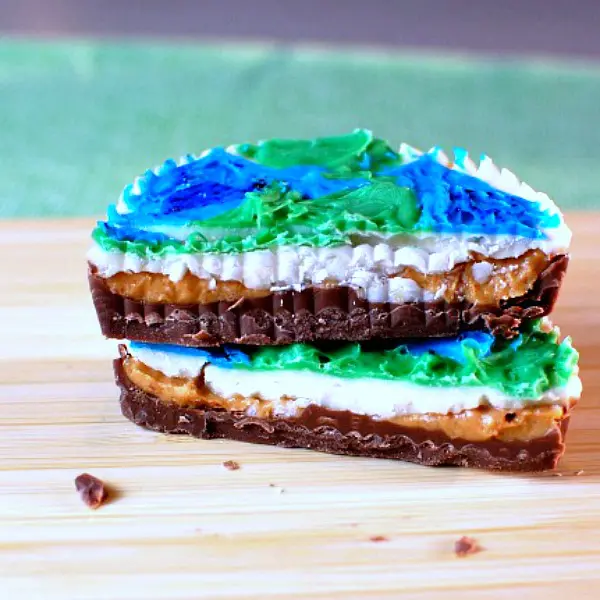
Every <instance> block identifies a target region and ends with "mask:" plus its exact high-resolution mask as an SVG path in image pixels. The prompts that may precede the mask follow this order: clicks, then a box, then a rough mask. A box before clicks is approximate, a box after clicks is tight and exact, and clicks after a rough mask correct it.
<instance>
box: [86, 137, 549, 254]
mask: <svg viewBox="0 0 600 600" xmlns="http://www.w3.org/2000/svg"><path fill="white" fill-rule="evenodd" d="M559 225H560V217H559V215H558V214H551V213H550V212H548V211H545V210H543V209H542V208H541V206H540V205H539V204H538V203H537V202H533V201H531V200H526V199H524V198H521V197H519V196H515V195H513V194H509V193H506V192H503V191H500V190H498V189H496V188H494V187H492V186H491V185H489V184H488V183H486V182H484V181H482V180H480V179H478V178H476V177H472V176H470V175H468V174H466V173H464V172H462V171H459V170H452V169H449V168H447V167H445V166H443V165H441V164H439V162H437V161H436V160H435V158H433V157H432V156H430V155H428V154H425V155H422V156H421V157H419V158H417V159H416V160H413V161H410V162H407V163H404V162H403V160H402V157H401V156H400V155H399V154H398V153H397V152H395V151H394V150H392V149H391V148H390V146H389V145H388V144H387V143H386V142H385V141H384V140H381V139H378V138H374V137H373V135H372V134H371V133H370V132H368V131H365V130H356V131H354V132H352V133H351V134H348V135H343V136H338V137H329V138H317V139H314V140H278V139H272V140H267V141H264V142H261V143H259V144H242V145H239V146H236V147H235V152H228V151H226V150H224V149H223V148H215V149H213V150H211V151H209V152H208V153H207V154H205V155H204V156H202V157H201V158H198V159H195V158H193V157H187V158H186V159H185V160H184V163H183V164H181V165H177V164H176V163H175V162H174V161H172V160H169V161H167V162H165V163H164V164H163V165H162V166H161V167H160V169H158V170H157V171H156V172H155V171H147V172H146V174H145V175H143V176H142V177H141V178H139V179H138V181H137V182H136V185H135V186H134V185H129V186H127V187H126V188H125V190H124V191H123V194H122V198H121V201H120V205H119V210H117V207H116V206H111V207H109V210H108V218H107V220H106V221H104V222H100V223H99V224H98V226H97V228H96V230H95V231H94V234H93V235H94V238H95V240H96V241H97V242H98V243H99V244H100V245H101V246H102V247H103V248H105V249H106V250H121V251H126V252H134V253H136V254H142V255H148V254H152V255H163V254H165V253H178V252H221V253H223V252H243V251H248V250H254V249H263V248H268V247H271V246H277V245H308V246H319V247H321V246H332V245H339V244H349V243H352V238H353V236H354V237H356V236H360V235H368V234H375V235H382V236H386V237H388V236H392V235H396V234H411V233H418V232H433V233H454V234H462V233H469V234H483V235H494V234H508V235H514V236H521V237H525V238H529V239H536V238H543V237H544V236H545V233H544V230H545V229H549V228H554V227H558V226H559ZM165 228H168V230H169V231H170V232H171V235H168V234H167V233H165ZM173 229H179V230H180V231H184V232H185V235H172V231H173Z"/></svg>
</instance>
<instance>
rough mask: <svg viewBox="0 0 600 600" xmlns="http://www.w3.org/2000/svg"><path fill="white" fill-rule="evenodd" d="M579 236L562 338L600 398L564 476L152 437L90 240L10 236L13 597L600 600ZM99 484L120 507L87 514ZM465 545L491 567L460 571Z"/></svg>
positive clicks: (586, 223) (30, 226) (596, 464)
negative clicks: (119, 350) (122, 369)
mask: <svg viewBox="0 0 600 600" xmlns="http://www.w3.org/2000/svg"><path fill="white" fill-rule="evenodd" d="M569 222H570V224H571V225H572V227H573V229H574V238H575V240H574V244H573V261H572V263H571V266H570V269H569V273H568V276H567V282H566V284H565V287H564V289H563V293H562V295H561V298H560V300H559V307H558V309H557V310H556V312H555V317H554V320H555V321H556V322H557V323H558V324H559V325H560V326H561V327H562V330H563V332H564V333H568V334H570V335H572V337H573V338H574V342H575V345H576V346H577V348H578V349H579V350H580V352H581V366H582V375H583V381H584V388H585V392H584V397H583V400H582V402H581V404H580V406H579V407H578V408H577V410H576V412H575V416H574V418H573V419H572V422H571V430H570V433H569V437H568V451H567V454H566V456H565V458H564V459H563V461H562V463H561V464H560V467H559V473H562V477H557V476H552V475H551V474H542V475H531V476H530V475H521V476H514V475H498V474H489V473H482V472H476V471H469V470H463V469H431V468H425V467H418V466H414V465H409V464H403V463H397V462H387V461H377V460H366V459H353V458H340V457H335V456H328V455H324V454H317V453H312V452H309V451H302V450H298V451H296V450H284V449H277V448H269V447H261V446H252V445H245V444H240V443H233V442H223V441H212V442H211V441H199V440H194V439H188V438H183V437H165V436H162V435H159V434H155V433H150V432H147V431H145V430H142V429H138V428H137V427H135V426H134V425H133V424H131V423H130V422H129V421H127V420H125V419H124V418H123V417H122V416H121V415H120V413H119V409H118V402H117V391H116V388H115V387H114V385H113V383H112V374H111V359H112V358H113V357H114V356H115V354H116V343H115V342H114V341H113V342H108V341H105V340H103V339H101V336H100V333H99V330H98V326H97V324H96V320H95V315H94V312H93V308H92V306H91V302H90V299H89V297H88V291H87V288H86V279H85V274H86V265H85V260H84V253H85V250H86V247H87V244H88V233H89V230H90V227H91V223H90V222H89V221H71V222H56V221H55V222H14V223H0V248H1V252H2V254H1V259H0V338H1V343H0V411H1V413H0V415H1V416H0V598H1V599H2V600H4V599H6V600H13V599H16V600H20V599H26V600H30V599H38V598H39V599H44V600H71V599H86V600H88V599H90V600H91V599H94V600H108V599H117V598H118V599H123V600H131V599H134V598H135V599H139V600H154V599H183V598H185V599H196V598H243V599H256V600H258V599H263V598H265V599H269V598H296V599H302V598H307V599H311V600H312V599H316V598H331V599H341V598H344V599H345V598H353V599H367V598H377V599H383V598H400V597H402V598H414V599H416V600H430V599H436V598H442V597H443V598H445V599H446V598H449V599H454V598H456V599H459V598H460V599H469V600H470V599H477V600H479V599H488V598H500V599H505V598H506V599H513V598H519V599H520V600H521V599H523V598H536V599H537V598H539V599H542V598H544V599H548V598H562V597H563V596H564V595H565V594H571V596H570V600H576V599H577V600H579V599H581V598H600V399H599V397H598V394H599V392H600V376H599V375H600V353H599V352H598V340H599V339H600V312H599V311H598V307H599V305H600V301H599V299H598V298H599V296H598V294H599V293H600V283H599V282H600V266H599V263H598V262H597V261H598V247H599V245H600V233H599V232H600V214H574V215H570V218H569ZM226 460H236V461H238V462H239V463H240V464H241V469H240V470H238V471H228V470H226V469H225V468H224V467H223V466H222V462H223V461H226ZM580 470H583V473H581V474H579V475H575V473H576V472H579V471H580ZM84 471H88V472H90V473H92V474H94V475H96V476H98V477H100V478H102V479H104V480H106V481H107V482H109V483H110V484H112V485H113V486H114V487H115V488H116V489H118V490H119V497H117V498H116V499H115V500H114V501H113V502H112V503H110V504H108V505H106V506H104V507H102V508H100V509H99V510H97V511H95V512H94V511H91V510H89V509H88V508H86V507H85V506H84V505H83V504H82V503H81V501H80V499H79V496H78V494H77V493H76V492H75V488H74V484H73V480H74V478H75V476H76V475H78V474H79V473H81V472H84ZM271 484H273V486H271ZM463 535H469V536H472V537H475V538H476V539H477V540H479V542H480V544H481V545H482V546H483V547H484V548H485V550H484V551H483V552H481V553H479V554H476V555H472V556H468V557H466V558H457V557H456V556H455V554H454V551H453V549H454V542H455V540H457V539H458V538H459V537H461V536H463ZM372 536H385V537H386V538H387V540H386V541H380V542H375V541H372V540H370V538H371V537H372Z"/></svg>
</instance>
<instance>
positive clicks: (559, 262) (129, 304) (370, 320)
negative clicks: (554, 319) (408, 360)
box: [89, 255, 569, 346]
mask: <svg viewBox="0 0 600 600" xmlns="http://www.w3.org/2000/svg"><path fill="white" fill-rule="evenodd" d="M568 261H569V258H568V256H566V255H560V256H557V257H556V258H554V260H553V261H552V262H551V263H550V264H549V265H548V267H547V268H546V269H545V270H544V271H543V272H542V273H541V274H540V277H539V278H538V280H537V281H536V283H535V285H534V286H533V288H532V289H531V290H530V291H529V292H528V293H527V294H525V295H523V296H520V297H518V298H512V299H510V300H506V301H503V302H502V303H501V304H500V305H499V306H482V305H477V304H471V303H466V302H462V303H450V304H449V303H446V302H443V301H439V302H419V303H407V304H390V303H372V302H368V301H367V300H365V299H362V298H360V297H359V296H358V294H357V293H356V291H355V290H353V289H352V288H349V287H341V286H340V287H332V288H308V289H305V290H303V291H301V292H295V291H293V290H286V291H282V292H275V293H273V294H271V295H269V296H266V297H263V298H251V299H243V300H241V301H240V300H238V301H237V302H216V303H214V304H202V305H177V304H155V303H143V302H138V301H135V300H130V299H128V298H124V297H122V296H119V295H116V294H113V293H112V292H111V291H110V290H109V289H108V287H107V285H106V282H105V280H104V279H103V278H102V277H100V276H99V275H97V274H96V273H95V272H94V270H93V268H91V269H90V273H89V283H90V288H91V291H92V297H93V299H94V305H95V307H96V311H97V313H98V319H99V321H100V326H101V328H102V333H103V334H104V335H105V336H106V337H110V338H119V339H129V340H136V341H145V342H155V343H170V344H179V345H184V346H216V345H220V344H225V343H230V344H231V343H234V344H259V345H271V344H291V343H294V342H316V341H320V340H348V341H367V340H372V339H386V338H387V339H389V338H417V337H445V336H452V335H457V334H458V333H460V332H461V331H467V330H473V329H487V330H489V331H491V332H492V333H493V334H494V335H502V336H505V337H512V336H514V335H516V333H517V332H518V329H519V326H520V324H521V322H522V321H523V320H524V319H531V318H538V317H541V316H544V315H547V314H548V313H550V311H551V310H552V308H553V306H554V303H555V302H556V298H557V296H558V292H559V290H560V285H561V283H562V279H563V277H564V274H565V271H566V268H567V264H568Z"/></svg>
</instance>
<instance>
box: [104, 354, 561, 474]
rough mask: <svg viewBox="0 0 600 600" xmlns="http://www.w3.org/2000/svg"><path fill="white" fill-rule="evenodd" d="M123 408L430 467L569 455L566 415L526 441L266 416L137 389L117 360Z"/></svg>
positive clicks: (548, 460) (161, 422)
mask: <svg viewBox="0 0 600 600" xmlns="http://www.w3.org/2000/svg"><path fill="white" fill-rule="evenodd" d="M114 367H115V376H116V381H117V384H118V385H119V387H120V388H121V398H120V402H121V411H122V413H123V415H124V416H125V417H127V418H128V419H129V420H131V421H133V422H134V423H136V424H137V425H140V426H142V427H146V428H148V429H152V430H154V431H161V432H164V433H176V434H187V435H192V436H194V437H198V438H202V439H216V438H227V439H231V440H238V441H242V442H251V443H255V444H270V445H273V446H283V447H286V448H309V449H311V450H317V451H320V452H329V453H332V454H345V455H352V456H367V457H373V458H393V459H399V460H404V461H409V462H414V463H419V464H422V465H428V466H441V465H455V466H462V467H474V468H480V469H489V470H496V471H541V470H545V469H552V468H554V467H555V466H556V463H557V462H558V460H559V458H560V457H561V455H562V454H563V452H564V449H565V446H564V436H565V434H566V431H567V426H568V421H569V419H568V416H567V417H565V418H564V419H563V420H562V421H561V422H560V424H559V425H557V426H556V427H555V428H554V429H553V430H552V431H551V432H549V433H548V434H547V435H545V436H544V437H541V438H537V439H532V440H530V441H528V442H503V441H499V440H495V439H490V440H486V441H483V442H472V441H468V440H463V439H456V438H455V439H450V438H448V437H446V436H445V435H444V434H443V433H441V432H431V431H426V430H423V429H418V428H413V427H405V426H402V425H397V424H395V423H391V422H389V421H376V420H374V419H372V418H370V417H367V416H364V415H357V414H354V413H351V412H348V411H333V410H328V409H325V408H321V407H318V406H316V405H312V406H309V407H308V408H306V409H305V410H304V411H303V412H302V413H301V415H300V416H299V417H297V418H273V419H263V418H257V417H249V416H247V415H245V414H244V413H236V412H229V411H226V410H215V409H209V408H206V409H201V408H189V407H182V406H179V405H177V404H175V403H167V402H163V401H162V400H160V399H159V398H157V397H156V396H154V395H152V394H149V393H147V392H145V391H143V390H142V389H140V388H138V387H136V386H135V385H134V384H133V383H132V382H131V380H130V379H129V378H128V377H127V374H126V373H125V370H124V368H123V359H118V360H115V362H114Z"/></svg>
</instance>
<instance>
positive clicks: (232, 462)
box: [223, 460, 241, 471]
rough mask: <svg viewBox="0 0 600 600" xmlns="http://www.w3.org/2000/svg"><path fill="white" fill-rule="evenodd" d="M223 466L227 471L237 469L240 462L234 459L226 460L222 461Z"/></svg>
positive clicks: (239, 467)
mask: <svg viewBox="0 0 600 600" xmlns="http://www.w3.org/2000/svg"><path fill="white" fill-rule="evenodd" d="M223 466H224V467H225V468H226V469H227V470H228V471H237V470H238V469H241V466H240V463H239V462H236V461H235V460H226V461H225V462H224V463H223Z"/></svg>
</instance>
